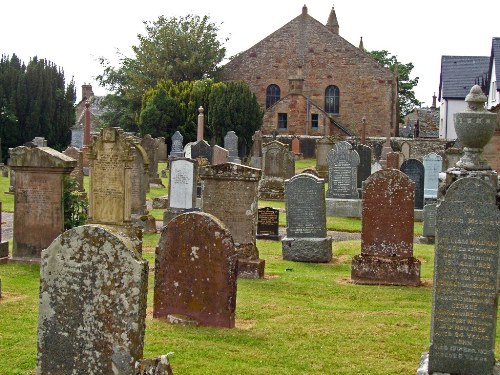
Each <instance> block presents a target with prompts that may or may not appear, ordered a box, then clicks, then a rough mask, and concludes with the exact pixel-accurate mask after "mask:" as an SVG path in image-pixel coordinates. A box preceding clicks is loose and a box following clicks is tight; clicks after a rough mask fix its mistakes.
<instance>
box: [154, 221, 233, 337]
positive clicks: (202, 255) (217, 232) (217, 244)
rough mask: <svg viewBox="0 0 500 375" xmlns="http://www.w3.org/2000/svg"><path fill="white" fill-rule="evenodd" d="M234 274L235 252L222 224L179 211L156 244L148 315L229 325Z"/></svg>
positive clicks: (228, 234)
mask: <svg viewBox="0 0 500 375" xmlns="http://www.w3.org/2000/svg"><path fill="white" fill-rule="evenodd" d="M236 278H237V255H236V251H235V249H234V243H233V239H232V237H231V233H229V230H228V229H227V228H226V227H225V226H224V224H223V223H222V222H221V221H220V220H218V219H217V218H216V217H215V216H213V215H210V214H207V213H202V212H193V213H186V214H182V215H179V216H177V217H175V218H174V219H172V220H171V221H170V222H169V223H168V225H167V226H166V227H164V228H163V230H162V233H161V237H160V242H159V244H158V247H157V248H156V262H155V286H154V304H153V317H155V318H169V319H170V320H175V318H177V320H179V319H183V318H184V319H183V320H185V321H194V322H196V323H198V324H200V325H203V326H215V327H226V328H233V327H234V320H235V310H236ZM172 317H175V318H174V319H172Z"/></svg>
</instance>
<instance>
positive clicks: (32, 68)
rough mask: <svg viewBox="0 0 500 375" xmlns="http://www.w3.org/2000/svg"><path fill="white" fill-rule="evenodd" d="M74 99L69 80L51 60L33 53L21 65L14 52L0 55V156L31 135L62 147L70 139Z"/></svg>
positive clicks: (73, 118)
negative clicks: (0, 150)
mask: <svg viewBox="0 0 500 375" xmlns="http://www.w3.org/2000/svg"><path fill="white" fill-rule="evenodd" d="M75 100H76V91H75V84H74V82H73V80H72V81H71V82H70V83H69V84H68V85H66V84H65V79H64V71H63V70H62V69H60V68H58V67H57V66H56V65H55V64H54V63H52V62H50V61H48V60H45V59H38V58H37V57H36V56H35V57H33V58H32V59H31V60H30V61H29V63H28V64H27V65H25V64H24V63H23V62H22V61H21V60H19V58H18V57H17V56H16V55H15V54H14V55H12V57H9V56H7V55H2V57H1V58H0V137H1V139H2V159H3V160H4V161H5V160H6V158H7V153H8V148H10V147H16V146H19V145H21V144H23V143H25V142H27V141H30V140H32V139H33V138H34V137H37V136H39V137H45V138H46V139H47V144H48V145H49V146H50V147H53V148H55V149H57V150H62V149H63V148H65V147H66V146H67V145H68V144H69V143H70V141H71V127H72V126H73V125H74V124H75V110H74V103H75Z"/></svg>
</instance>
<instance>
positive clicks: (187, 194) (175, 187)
mask: <svg viewBox="0 0 500 375" xmlns="http://www.w3.org/2000/svg"><path fill="white" fill-rule="evenodd" d="M168 181H169V182H168V205H169V207H168V208H167V209H166V210H165V211H164V212H163V225H167V224H168V222H169V221H170V220H172V219H173V218H174V217H176V216H177V215H180V214H182V213H185V212H186V211H188V210H192V209H193V208H195V207H196V188H197V181H198V163H197V161H196V160H193V159H187V158H171V159H170V175H169V180H168Z"/></svg>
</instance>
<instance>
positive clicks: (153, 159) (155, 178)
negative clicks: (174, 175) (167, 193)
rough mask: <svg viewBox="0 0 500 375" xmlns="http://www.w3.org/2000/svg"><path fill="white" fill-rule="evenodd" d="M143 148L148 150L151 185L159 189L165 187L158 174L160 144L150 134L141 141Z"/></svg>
mask: <svg viewBox="0 0 500 375" xmlns="http://www.w3.org/2000/svg"><path fill="white" fill-rule="evenodd" d="M141 146H142V147H143V148H144V150H146V153H147V155H148V160H149V184H150V185H152V186H157V187H165V186H163V183H162V181H161V178H160V175H159V174H158V143H157V142H156V140H155V139H154V138H152V137H151V135H150V134H146V135H145V136H144V137H143V138H142V140H141Z"/></svg>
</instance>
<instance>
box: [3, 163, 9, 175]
mask: <svg viewBox="0 0 500 375" xmlns="http://www.w3.org/2000/svg"><path fill="white" fill-rule="evenodd" d="M2 177H9V167H8V166H7V165H5V164H3V163H2Z"/></svg>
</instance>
